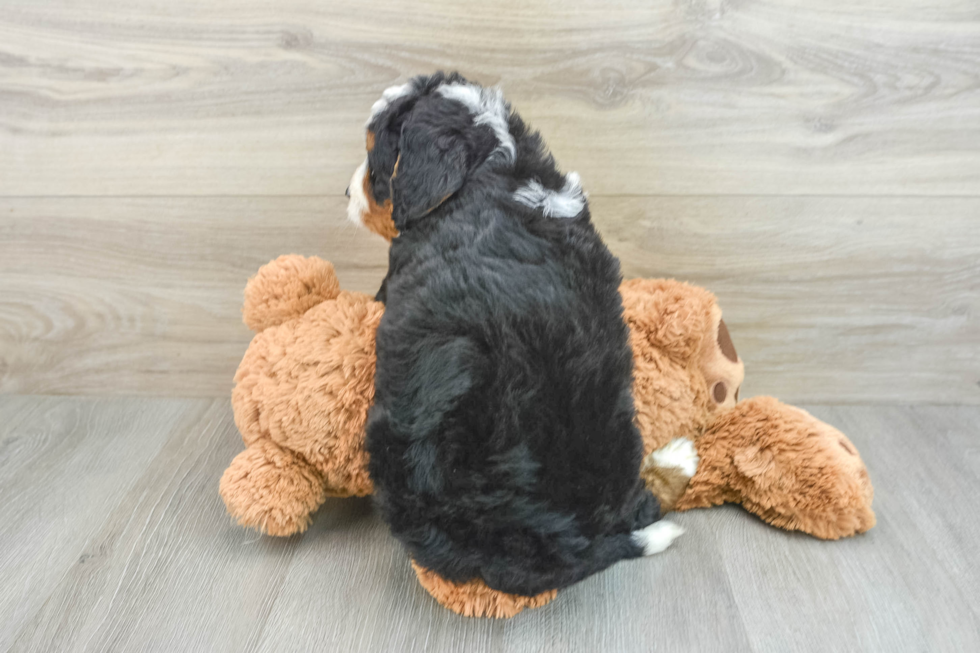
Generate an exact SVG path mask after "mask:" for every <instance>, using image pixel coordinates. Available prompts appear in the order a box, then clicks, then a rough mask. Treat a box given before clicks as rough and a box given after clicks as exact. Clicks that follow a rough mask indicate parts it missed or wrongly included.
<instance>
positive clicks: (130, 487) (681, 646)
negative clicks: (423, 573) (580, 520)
mask: <svg viewBox="0 0 980 653" xmlns="http://www.w3.org/2000/svg"><path fill="white" fill-rule="evenodd" d="M808 409H809V410H811V411H812V412H813V413H814V414H815V415H816V416H818V417H819V418H821V419H824V420H827V421H829V422H831V423H832V424H834V425H836V426H838V427H839V428H841V429H842V430H843V431H845V432H846V433H848V434H849V435H850V437H851V439H852V440H853V441H854V443H855V444H856V445H857V446H858V447H859V449H860V450H861V452H862V454H863V455H864V458H865V460H866V461H867V463H868V467H869V470H870V473H871V476H872V479H873V481H874V483H875V487H876V495H875V509H876V511H877V515H878V525H877V526H876V527H875V528H874V529H872V530H871V531H870V532H869V533H867V534H866V535H863V536H859V537H856V538H852V539H848V540H843V541H839V542H823V541H818V540H815V539H812V538H809V537H806V536H801V535H795V534H789V533H785V532H782V531H779V530H776V529H774V528H771V527H769V526H767V525H765V524H763V523H762V522H760V521H758V520H757V519H755V518H754V517H752V516H750V515H749V514H747V513H745V512H743V511H742V510H740V509H738V508H734V507H725V508H716V509H711V510H701V511H694V512H690V513H685V514H682V515H679V516H678V517H677V520H678V521H680V522H681V523H682V524H683V525H684V526H685V527H686V528H687V533H686V534H685V535H684V536H683V537H682V538H681V539H680V540H678V542H677V543H676V544H675V545H674V546H673V547H672V548H671V549H669V550H668V551H667V552H665V553H664V554H663V555H660V556H656V557H653V558H647V559H642V560H638V561H632V562H627V563H620V564H619V565H617V566H615V567H613V568H612V569H610V570H608V571H606V572H605V573H602V574H600V575H598V576H594V577H592V578H589V579H587V580H586V581H584V582H582V583H580V584H578V585H576V586H574V587H572V588H570V589H568V590H566V591H563V592H561V593H559V596H558V598H557V599H556V600H555V601H554V602H553V603H552V604H551V605H549V606H546V607H544V608H541V609H539V610H535V611H531V612H526V613H524V614H521V615H519V616H518V617H516V618H515V619H513V620H511V621H506V622H495V621H492V620H479V619H464V618H461V617H457V616H455V615H453V614H451V613H449V612H448V611H446V610H444V609H443V608H441V607H440V606H439V605H437V604H436V603H435V602H434V601H433V600H432V599H431V598H430V597H429V596H428V595H427V594H425V593H424V592H423V591H422V589H421V588H420V587H419V586H418V584H417V583H416V582H415V580H414V575H413V574H412V572H411V570H410V569H409V565H408V561H407V559H406V557H405V555H404V554H403V553H402V551H401V550H400V548H399V546H398V545H397V544H396V543H395V541H394V540H393V539H392V538H391V537H390V536H389V535H388V533H387V529H386V528H385V526H384V525H383V523H381V522H380V520H379V519H378V517H377V516H376V515H375V514H374V512H373V511H372V508H371V504H370V502H369V501H368V500H361V499H359V500H339V499H336V500H330V501H329V502H328V503H327V504H326V505H325V506H324V507H323V508H322V509H321V510H320V512H319V513H318V514H317V516H316V519H315V521H314V524H313V526H312V528H311V529H310V530H309V531H308V532H307V533H306V534H304V535H302V536H297V537H293V538H290V539H286V540H277V539H272V538H267V537H260V536H257V535H255V534H254V533H251V532H246V531H244V530H242V529H241V528H239V527H237V526H236V525H234V524H232V523H231V521H230V520H229V518H228V516H227V515H226V513H225V510H224V506H223V504H222V503H221V500H220V498H219V497H218V493H217V479H218V477H219V476H220V474H221V472H222V471H223V469H224V467H225V466H226V465H227V464H228V462H229V461H230V460H231V458H232V457H233V456H234V455H235V454H236V453H237V452H238V451H240V449H241V446H242V445H241V442H240V440H239V438H238V435H237V432H236V430H235V426H234V424H233V423H232V419H231V415H230V410H229V407H228V402H227V401H225V400H209V399H151V398H105V399H86V398H55V397H34V396H5V397H0V496H2V497H3V500H2V501H0V588H2V591H0V651H6V650H8V649H9V650H12V651H83V650H84V651H142V650H147V651H235V652H241V651H312V650H319V651H345V652H346V651H399V652H409V651H423V650H432V651H467V653H470V652H473V653H477V652H481V651H521V652H523V651H528V652H530V651H555V652H562V653H567V652H574V651H600V650H603V651H617V652H624V653H625V652H631V651H643V652H649V651H711V652H718V651H726V652H728V651H732V652H739V651H773V652H780V653H782V652H786V651H835V652H844V651H862V652H869V651H881V652H887V653H900V652H903V651H949V652H951V653H952V652H958V653H962V652H966V651H977V650H980V566H978V556H977V542H978V541H980V513H978V511H977V509H976V501H977V496H978V494H980V437H978V436H980V433H978V431H980V408H978V407H958V408H957V407H918V408H916V407H880V406H879V407H867V406H850V407H838V408H834V407H828V406H808Z"/></svg>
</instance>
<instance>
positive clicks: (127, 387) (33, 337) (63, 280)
mask: <svg viewBox="0 0 980 653" xmlns="http://www.w3.org/2000/svg"><path fill="white" fill-rule="evenodd" d="M342 200H343V197H340V198H331V199H330V200H329V201H328V200H324V199H322V198H285V199H279V198H239V199H235V198H170V199H166V200H159V199H135V198H134V199H118V198H115V199H111V200H110V199H103V200H81V199H78V198H73V199H61V200H45V201H40V200H2V207H0V216H3V217H2V218H0V220H2V222H0V236H2V237H0V391H6V392H35V393H58V394H134V393H135V394H179V395H187V396H224V397H227V396H228V392H229V391H230V389H231V380H232V376H233V375H234V371H235V368H236V367H237V366H238V361H240V360H241V357H242V354H243V353H244V351H245V347H246V346H247V344H248V342H249V340H250V338H251V333H250V332H249V331H248V329H246V328H245V326H244V325H243V324H242V323H241V300H242V289H243V288H244V287H245V281H246V280H247V279H248V277H249V276H251V275H253V274H254V273H255V271H256V270H257V269H258V267H259V266H260V265H262V264H263V263H266V262H268V261H269V260H270V259H272V258H275V257H276V256H279V255H280V254H284V253H289V252H298V253H304V254H315V253H320V254H325V255H327V256H328V258H330V259H331V260H333V261H334V262H335V263H336V265H337V267H338V269H339V276H340V279H341V282H342V283H343V284H344V287H345V288H347V289H350V290H360V291H363V292H369V293H371V294H374V292H376V290H377V288H378V286H379V285H380V280H381V279H382V278H383V276H384V271H385V269H386V265H387V251H386V246H385V243H384V242H383V241H381V240H380V239H379V238H377V237H375V236H372V235H371V234H369V233H367V232H366V231H364V230H360V229H357V228H355V227H354V226H353V225H350V224H348V223H346V221H345V220H344V219H342V218H341V216H343V215H344V212H343V201H342ZM328 216H329V217H328Z"/></svg>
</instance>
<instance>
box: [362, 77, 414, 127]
mask: <svg viewBox="0 0 980 653" xmlns="http://www.w3.org/2000/svg"><path fill="white" fill-rule="evenodd" d="M411 92H412V82H405V83H404V84H398V85H396V86H389V87H388V88H386V89H385V90H384V92H382V93H381V98H380V99H379V100H378V101H377V102H375V103H374V104H372V105H371V115H370V116H368V119H367V122H366V123H365V125H364V126H365V127H366V126H367V125H370V124H371V121H372V120H374V117H375V116H376V115H378V114H379V113H381V112H382V111H384V110H385V109H387V108H388V105H389V104H391V103H392V102H394V101H395V100H397V99H398V98H400V97H402V96H404V95H408V94H409V93H411Z"/></svg>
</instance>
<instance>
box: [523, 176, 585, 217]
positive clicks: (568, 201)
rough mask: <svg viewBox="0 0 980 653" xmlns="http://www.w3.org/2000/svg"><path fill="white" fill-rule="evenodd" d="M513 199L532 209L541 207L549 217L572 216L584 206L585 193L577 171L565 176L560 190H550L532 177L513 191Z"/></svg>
mask: <svg viewBox="0 0 980 653" xmlns="http://www.w3.org/2000/svg"><path fill="white" fill-rule="evenodd" d="M514 199H516V200H517V201H518V202H520V203H521V204H524V205H525V206H530V207H531V208H532V209H541V212H542V213H544V214H545V216H546V217H549V218H574V217H575V216H577V215H578V214H579V213H581V212H582V209H584V208H585V193H584V192H583V191H582V184H581V180H580V179H579V176H578V173H577V172H570V173H568V175H566V177H565V184H564V185H563V186H562V187H561V190H551V189H550V188H545V187H544V186H542V185H541V182H539V181H538V180H537V179H532V180H531V181H529V182H528V183H527V185H525V186H521V187H520V188H518V189H517V190H516V191H514Z"/></svg>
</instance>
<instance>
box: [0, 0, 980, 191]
mask: <svg viewBox="0 0 980 653" xmlns="http://www.w3.org/2000/svg"><path fill="white" fill-rule="evenodd" d="M0 44H2V45H0V100H2V101H0V152H3V156H0V194H2V195H8V196H24V195H44V196H50V195H87V196H91V195H167V196H169V195H174V194H181V195H289V194H292V195H297V194H328V195H329V194H334V193H339V192H342V189H343V188H344V187H345V186H346V183H347V180H348V179H349V177H350V174H351V171H352V170H353V168H354V167H355V166H356V164H357V163H358V161H359V159H360V158H361V157H362V156H363V132H362V129H363V127H362V125H363V121H364V119H365V118H366V116H367V112H368V109H369V107H370V105H371V103H372V102H373V101H374V99H376V98H377V97H378V96H379V93H380V91H381V90H382V89H383V88H385V87H386V86H388V85H389V84H393V83H396V82H400V81H404V80H405V79H406V78H407V77H409V76H411V75H413V74H417V73H422V72H429V71H431V70H434V69H437V68H458V69H460V70H462V71H463V72H464V73H466V74H467V75H470V76H472V77H473V78H475V79H477V80H479V81H481V82H484V83H487V84H493V83H500V84H501V85H502V86H503V87H504V89H505V91H506V93H507V95H508V97H509V98H510V99H511V100H512V101H513V102H514V104H515V105H516V106H517V107H519V108H520V110H521V112H522V114H523V115H524V116H525V117H526V118H527V119H528V120H529V121H530V122H531V124H533V125H534V126H536V127H537V128H539V129H541V130H542V132H543V133H544V135H545V136H546V138H547V140H548V142H549V143H550V144H551V146H552V148H553V150H554V152H555V153H556V155H557V157H558V160H559V161H560V162H561V163H562V165H563V166H565V168H566V169H570V170H578V171H579V172H581V173H582V178H583V180H584V182H585V185H586V188H588V189H589V190H590V191H591V192H592V193H593V194H595V195H600V194H610V195H620V194H695V195H714V194H794V195H796V194H847V195H869V194H871V195H895V194H916V195H970V196H975V195H976V194H977V193H978V191H980V158H978V157H977V156H976V153H977V151H978V149H980V16H978V13H977V10H976V5H975V3H970V2H967V1H965V0H961V1H956V2H945V3H942V4H941V5H938V6H933V5H932V4H928V3H921V2H913V1H908V2H903V3H889V8H888V11H887V12H885V11H883V10H882V9H881V8H880V7H879V6H878V5H876V4H875V3H872V2H862V3H855V4H848V3H842V2H831V1H829V0H823V1H821V2H817V3H812V2H811V3H803V2H795V3H778V2H760V1H752V0H750V1H746V2H737V3H736V2H728V1H723V0H707V1H703V0H698V1H693V0H692V1H686V0H685V1H681V2H675V3H666V2H659V3H637V2H630V1H619V2H613V3H602V4H601V5H597V4H595V3H590V2H587V1H586V0H572V1H568V2H553V1H548V2H538V3H533V4H532V5H528V4H527V3H524V2H519V1H518V0H504V1H503V2H497V3H474V2H463V3H460V2H458V1H457V0H422V1H419V2H411V3H406V4H403V5H398V6H392V5H391V4H390V3H387V2H382V0H332V1H331V2H329V3H323V2H314V1H313V0H284V1H282V2H268V1H265V0H248V1H246V2H237V1H234V2H233V1H231V0H209V1H208V2H205V3H202V2H195V1H192V0H176V1H173V2H167V3H165V4H164V5H161V4H159V3H156V2H148V1H146V0H142V1H137V2H122V1H121V0H112V1H110V2H99V3H95V2H74V1H71V0H55V1H52V2H45V3H37V2H35V1H33V0H8V1H6V2H4V3H3V5H2V7H0Z"/></svg>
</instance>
